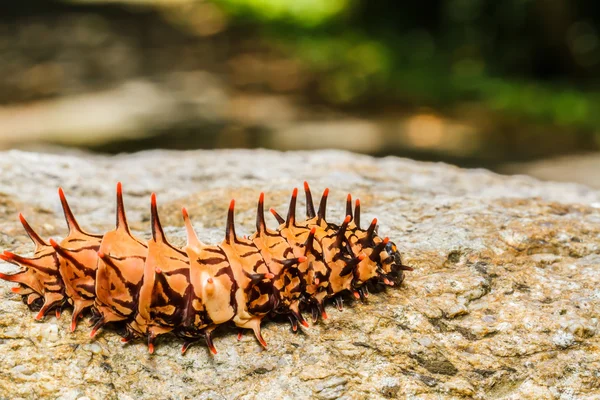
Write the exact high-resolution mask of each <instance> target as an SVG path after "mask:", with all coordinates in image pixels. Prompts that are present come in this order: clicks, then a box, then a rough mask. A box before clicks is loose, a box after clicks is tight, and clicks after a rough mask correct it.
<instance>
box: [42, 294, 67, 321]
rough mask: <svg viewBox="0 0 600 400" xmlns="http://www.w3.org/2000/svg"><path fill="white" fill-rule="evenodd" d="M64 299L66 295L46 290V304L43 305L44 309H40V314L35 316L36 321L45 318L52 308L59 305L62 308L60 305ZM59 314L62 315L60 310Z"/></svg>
mask: <svg viewBox="0 0 600 400" xmlns="http://www.w3.org/2000/svg"><path fill="white" fill-rule="evenodd" d="M63 301H64V295H62V294H61V293H54V292H46V294H44V305H43V306H42V309H41V310H40V312H39V313H38V315H36V316H35V319H36V321H41V320H42V319H44V317H45V316H46V313H47V312H48V311H50V310H51V309H52V308H54V307H57V306H58V307H59V309H60V306H61V305H62V302H63ZM57 315H58V316H60V311H59V313H58V314H57ZM57 318H58V317H57Z"/></svg>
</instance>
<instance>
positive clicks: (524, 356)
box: [0, 151, 600, 399]
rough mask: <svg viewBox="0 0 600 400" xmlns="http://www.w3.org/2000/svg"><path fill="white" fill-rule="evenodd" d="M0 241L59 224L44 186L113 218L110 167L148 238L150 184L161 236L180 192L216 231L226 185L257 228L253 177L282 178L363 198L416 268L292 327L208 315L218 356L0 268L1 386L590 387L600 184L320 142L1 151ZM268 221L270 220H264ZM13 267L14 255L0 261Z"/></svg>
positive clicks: (179, 391) (373, 392) (589, 394)
mask: <svg viewBox="0 0 600 400" xmlns="http://www.w3.org/2000/svg"><path fill="white" fill-rule="evenodd" d="M0 168H1V171H2V180H1V181H0V216H1V218H0V247H1V248H5V249H10V250H13V251H16V252H22V253H27V252H30V251H31V250H32V245H31V244H30V243H29V242H28V240H27V238H26V236H25V235H24V233H23V231H22V229H21V227H20V226H19V223H18V220H17V218H16V213H17V212H18V211H23V212H24V213H25V214H26V215H27V216H28V217H29V220H30V222H31V223H32V224H33V225H34V226H35V227H36V228H38V229H40V230H41V233H42V234H43V236H44V237H49V236H51V237H55V238H57V237H60V236H61V235H64V234H65V226H64V223H63V221H62V215H61V212H60V206H59V201H58V199H57V196H56V187H57V186H59V185H61V186H63V187H64V188H65V190H66V192H67V195H68V197H69V200H70V202H71V205H72V207H73V208H74V210H75V212H76V214H77V215H78V217H79V221H80V223H81V225H82V226H84V227H85V228H88V229H89V230H91V231H101V230H108V229H112V224H113V221H114V214H113V212H114V185H115V182H116V181H117V180H122V181H123V184H124V189H125V193H126V197H125V202H126V208H127V210H128V216H129V219H130V221H131V223H132V227H133V228H134V230H135V231H136V233H137V234H139V235H141V236H144V237H148V231H149V227H148V220H149V195H150V193H151V192H152V191H156V192H157V193H158V200H159V204H160V211H161V214H162V217H163V222H164V224H165V225H166V226H168V229H167V234H168V235H169V237H170V238H171V239H172V240H173V241H174V242H175V243H178V244H181V243H183V238H184V235H183V230H182V222H181V218H180V215H179V209H180V207H181V206H183V205H186V206H187V207H188V209H189V211H190V214H191V216H192V218H193V220H194V222H195V226H196V228H197V230H198V231H199V233H200V236H201V238H202V239H204V240H206V241H209V242H211V243H215V242H217V241H220V240H221V238H222V236H223V227H224V220H225V211H226V207H227V205H228V201H229V199H230V198H232V197H235V198H236V200H237V203H236V205H237V215H236V218H237V223H238V227H239V233H242V234H243V233H251V232H252V227H253V221H254V212H255V202H256V199H257V197H258V194H259V191H261V190H263V191H265V192H266V194H267V197H266V202H267V204H266V205H267V207H270V206H274V207H275V208H277V209H280V210H281V211H282V212H285V208H286V206H285V205H286V204H287V202H288V196H289V194H290V193H291V190H292V188H293V187H294V186H300V185H301V184H302V181H303V180H305V179H306V180H308V181H309V182H310V183H311V185H312V187H313V189H314V191H315V192H320V191H321V190H323V189H324V188H325V187H326V186H329V187H330V188H331V190H332V191H331V195H330V207H329V215H330V216H331V219H332V220H340V219H341V218H342V213H343V209H344V208H343V200H344V197H345V194H346V193H347V192H348V191H351V192H352V193H353V194H354V195H355V196H358V197H360V198H361V201H362V204H363V210H364V213H365V215H364V219H365V220H366V219H368V218H372V217H378V218H379V220H380V233H381V234H383V235H388V236H390V237H391V238H392V239H393V240H395V241H396V243H397V244H398V246H399V248H400V249H401V251H402V252H403V255H404V260H405V262H406V263H407V264H409V265H412V266H413V267H414V268H415V271H414V272H412V273H409V274H408V276H407V279H406V281H405V283H404V284H403V285H402V287H401V288H393V289H391V290H390V289H388V290H386V291H385V292H382V293H376V294H372V295H371V296H370V297H369V299H368V301H366V302H364V303H361V302H357V301H350V300H349V301H348V302H347V303H348V305H347V307H346V309H345V310H344V311H343V312H341V313H340V312H338V311H336V310H334V309H333V308H332V307H328V311H329V314H330V318H329V319H328V320H326V321H321V322H319V323H318V324H316V325H315V326H311V328H309V329H303V331H302V332H300V333H299V334H296V335H294V334H292V333H291V332H290V328H289V326H288V324H287V323H284V322H270V323H267V324H266V326H265V328H264V336H265V338H266V340H267V342H268V343H269V349H268V350H267V351H264V350H262V349H261V348H260V346H259V344H258V343H257V342H256V341H255V340H254V338H253V337H252V336H251V335H250V334H246V335H245V336H244V337H243V339H242V340H241V342H237V341H236V339H235V334H234V331H233V330H232V329H226V328H223V329H220V330H219V331H218V332H220V334H218V335H217V337H216V339H215V345H216V346H217V349H218V350H219V354H217V355H216V356H211V355H210V353H209V352H208V351H207V349H206V348H205V347H204V346H203V345H196V346H193V347H192V348H190V350H188V353H187V354H186V355H184V356H182V355H181V354H180V350H179V349H180V342H179V341H178V340H177V339H174V338H170V337H169V338H164V339H161V340H160V341H159V342H158V345H157V350H156V353H155V354H154V355H148V353H147V350H146V347H145V345H143V344H142V343H134V344H128V345H122V344H121V343H120V341H119V337H118V336H117V335H116V334H115V333H114V332H107V331H105V332H103V333H101V334H100V335H99V336H98V337H97V338H96V339H94V340H90V339H89V337H88V332H89V329H88V328H86V327H85V324H81V325H80V327H79V328H78V330H77V332H76V333H75V334H70V333H68V331H67V326H68V322H67V320H68V319H69V313H68V312H66V313H65V315H63V317H62V318H61V319H60V320H59V321H57V320H56V318H55V317H53V316H52V317H47V318H46V319H45V320H44V321H43V322H41V323H38V322H35V321H34V319H33V315H32V313H31V312H29V311H28V310H27V307H26V306H25V305H24V304H23V303H22V302H21V300H20V298H19V297H18V296H17V295H15V294H13V293H11V292H10V290H9V288H10V286H11V285H10V284H7V283H4V282H2V283H0V398H7V399H8V398H11V399H12V398H37V397H47V398H61V399H78V398H90V399H93V398H112V399H151V398H174V399H179V398H199V399H225V398H240V399H251V398H289V399H291V398H300V399H308V398H317V399H335V398H348V399H363V398H396V397H400V398H402V397H408V398H419V399H439V398H440V397H443V398H478V399H493V398H502V399H526V398H531V399H534V398H535V399H539V398H548V399H553V398H556V399H574V398H598V399H600V394H599V393H600V373H599V372H598V371H599V370H600V351H599V349H598V345H599V343H600V341H599V336H598V316H599V312H600V304H599V298H600V285H599V281H600V274H598V272H597V271H598V264H599V263H600V210H598V208H600V193H599V192H596V191H593V190H591V189H588V188H586V187H584V186H580V185H575V184H558V183H543V182H539V181H537V180H534V179H532V178H527V177H504V176H499V175H495V174H492V173H490V172H487V171H483V170H461V169H458V168H455V167H451V166H447V165H443V164H426V163H417V162H414V161H409V160H402V159H397V158H384V159H373V158H370V157H366V156H358V155H354V154H349V153H342V152H334V151H321V152H310V153H308V152H307V153H302V152H298V153H277V152H267V151H221V152H203V151H194V152H186V153H175V152H160V151H154V152H146V153H140V154H135V155H129V156H117V157H111V158H108V157H104V156H94V155H88V154H79V155H78V154H71V155H67V154H63V155H42V154H35V153H22V152H16V151H13V152H7V153H0ZM273 225H274V224H273ZM0 269H1V270H2V271H11V270H13V269H14V268H13V267H12V266H11V265H7V264H2V265H0Z"/></svg>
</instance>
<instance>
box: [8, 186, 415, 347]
mask: <svg viewBox="0 0 600 400" xmlns="http://www.w3.org/2000/svg"><path fill="white" fill-rule="evenodd" d="M304 191H305V194H306V216H307V219H306V220H305V221H298V220H296V197H297V194H298V189H294V191H293V194H292V199H291V202H290V207H289V211H288V215H287V218H286V219H283V218H282V217H281V216H280V215H279V214H278V213H277V212H276V211H275V210H273V209H271V210H270V211H271V213H272V214H273V215H274V216H275V218H276V219H277V221H278V222H279V227H278V228H277V230H271V229H269V228H268V227H267V225H266V223H265V215H264V206H263V203H264V193H261V194H260V197H259V200H258V211H257V217H256V233H254V234H253V235H251V236H250V237H239V236H237V235H236V233H235V227H234V204H235V201H234V200H232V201H231V203H230V205H229V212H228V216H227V227H226V231H225V240H224V241H223V242H222V243H221V244H219V245H216V246H210V245H206V244H204V243H202V242H201V241H200V240H199V239H198V237H197V236H196V233H195V231H194V229H193V227H192V223H191V222H190V218H189V216H188V213H187V211H186V209H185V208H184V209H183V210H182V212H183V219H184V223H185V228H186V233H187V244H186V245H185V246H184V247H183V248H181V249H180V248H177V247H174V246H173V245H171V244H170V243H169V242H168V240H167V238H166V237H165V234H164V232H163V229H162V226H161V223H160V220H159V216H158V211H157V206H156V195H155V194H154V193H153V194H152V196H151V225H152V239H151V240H149V241H148V242H147V243H144V242H143V241H141V240H139V239H137V238H135V237H134V236H133V235H132V234H131V232H130V230H129V226H128V224H127V219H126V217H125V208H124V204H123V194H122V188H121V183H118V184H117V223H116V229H115V230H113V231H110V232H108V233H106V234H104V235H94V234H90V233H86V232H85V231H83V230H82V229H81V228H80V227H79V224H78V223H77V221H76V220H75V217H74V215H73V213H72V212H71V209H70V207H69V204H68V203H67V199H66V197H65V194H64V192H63V190H62V189H61V188H59V189H58V194H59V196H60V200H61V204H62V208H63V210H64V214H65V219H66V221H67V225H68V228H69V234H68V235H67V237H66V238H65V239H63V240H62V241H61V242H60V243H57V242H56V241H54V240H53V239H50V240H49V241H48V243H47V242H46V241H44V240H42V238H41V237H40V236H39V235H38V234H37V233H36V232H35V231H34V230H33V229H32V228H31V226H30V225H29V224H28V223H27V221H26V220H25V218H24V217H23V215H22V214H19V218H20V220H21V223H22V224H23V227H24V228H25V231H26V232H27V234H28V235H29V237H30V238H31V240H32V241H33V242H34V244H35V253H34V255H33V257H31V258H26V257H22V256H19V255H17V254H14V253H11V252H9V251H5V252H4V253H3V254H0V259H2V260H4V261H7V262H9V263H12V264H15V265H18V266H20V271H19V272H17V273H14V274H12V275H9V274H3V273H0V278H1V279H4V280H6V281H10V282H17V283H18V284H19V285H18V286H17V287H13V288H12V291H13V292H14V293H17V294H20V295H22V298H23V301H24V302H25V303H27V304H28V305H29V307H30V308H31V309H32V310H36V309H39V313H38V314H37V316H36V317H35V319H36V320H41V319H43V318H44V316H45V315H46V314H47V313H48V312H50V311H51V310H55V311H56V317H57V318H58V317H60V314H61V311H62V309H63V307H66V306H71V307H72V308H73V313H72V321H71V331H72V332H73V331H75V329H76V326H77V321H78V319H79V318H80V317H81V316H82V313H83V312H84V311H86V310H91V314H92V315H91V324H93V328H92V331H91V334H90V336H91V337H94V336H95V335H96V333H97V332H98V330H99V329H101V328H102V327H104V326H105V325H106V324H109V323H117V324H121V326H124V328H125V329H124V333H123V335H122V336H123V339H122V341H123V342H128V341H130V340H132V339H135V338H145V339H146V340H147V343H148V349H149V352H150V353H152V352H153V351H154V341H155V339H156V337H157V336H159V335H162V334H165V333H168V332H172V333H174V334H175V335H176V336H178V337H181V338H183V340H184V344H183V348H182V353H184V352H185V351H186V349H187V348H188V347H189V346H190V344H192V343H194V342H195V341H197V340H199V339H200V338H202V337H204V339H205V340H206V343H207V345H208V347H209V349H210V350H211V352H212V353H214V354H216V352H217V351H216V349H215V347H214V345H213V342H212V338H211V332H212V331H213V330H214V329H215V328H216V327H217V326H218V325H220V324H224V323H227V322H230V321H231V322H233V323H234V324H235V325H236V326H237V327H238V328H239V329H240V334H241V332H242V330H243V329H252V330H253V331H254V334H255V336H256V338H257V339H258V341H259V342H260V344H261V345H262V346H264V347H266V343H265V341H264V339H263V337H262V335H261V331H260V325H261V321H262V319H263V318H265V317H267V316H274V315H286V316H288V318H289V320H290V322H291V325H292V330H293V331H294V332H295V331H297V329H298V323H300V324H302V325H303V326H305V327H308V323H307V322H306V320H305V319H304V317H303V316H302V313H301V311H303V310H310V311H311V313H312V319H313V323H316V322H317V321H318V318H319V315H321V317H322V318H323V319H326V318H327V314H326V312H325V308H324V303H325V301H326V300H328V299H332V300H333V301H334V302H335V304H336V305H337V307H338V308H339V309H340V310H341V309H342V294H343V293H344V292H347V291H349V292H352V293H353V294H354V296H355V297H356V298H364V297H367V296H368V294H369V291H368V289H367V287H368V286H369V285H381V284H383V285H388V286H394V285H395V284H396V285H399V284H400V283H401V282H402V280H403V271H411V270H412V269H411V268H410V267H407V266H405V265H403V264H402V261H401V258H400V253H399V252H398V250H397V248H396V245H395V244H394V243H392V242H391V241H390V240H389V239H388V238H387V237H386V238H383V239H382V238H380V237H379V236H378V235H377V232H376V228H377V219H374V220H373V221H372V222H371V224H370V225H369V227H368V228H367V229H366V230H364V229H362V228H361V227H360V201H359V200H358V199H357V200H356V203H355V208H354V212H353V210H352V197H351V196H350V195H348V198H347V202H346V218H345V219H344V221H343V223H342V224H341V225H336V224H332V223H329V222H327V221H326V220H325V211H326V210H325V209H326V205H327V196H328V193H329V189H325V191H324V192H323V196H322V197H321V202H320V204H319V209H318V211H316V212H315V208H314V204H313V200H312V195H311V192H310V188H309V186H308V184H307V183H306V182H304ZM238 337H239V336H238Z"/></svg>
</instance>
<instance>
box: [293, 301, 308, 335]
mask: <svg viewBox="0 0 600 400" xmlns="http://www.w3.org/2000/svg"><path fill="white" fill-rule="evenodd" d="M290 313H291V314H292V316H293V317H294V318H295V319H296V321H298V322H300V324H301V325H302V326H303V327H305V328H308V322H306V320H305V319H304V317H303V316H302V314H301V313H300V303H299V302H298V301H295V302H293V303H291V304H290ZM292 329H294V324H293V323H292Z"/></svg>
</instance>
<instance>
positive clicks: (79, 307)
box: [71, 300, 94, 332]
mask: <svg viewBox="0 0 600 400" xmlns="http://www.w3.org/2000/svg"><path fill="white" fill-rule="evenodd" d="M93 304H94V301H93V300H87V301H86V300H75V301H73V315H72V317H71V332H75V329H77V321H78V320H79V318H81V316H82V314H81V313H82V312H83V310H85V309H86V308H88V307H91V306H92V305H93Z"/></svg>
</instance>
